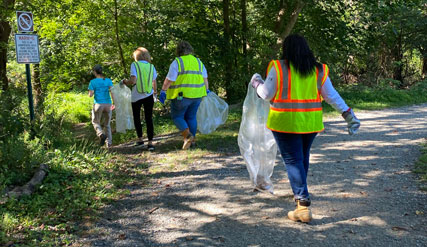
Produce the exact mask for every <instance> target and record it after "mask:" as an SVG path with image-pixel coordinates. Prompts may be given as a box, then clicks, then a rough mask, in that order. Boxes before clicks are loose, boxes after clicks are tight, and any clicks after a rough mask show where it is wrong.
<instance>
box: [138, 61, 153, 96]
mask: <svg viewBox="0 0 427 247" xmlns="http://www.w3.org/2000/svg"><path fill="white" fill-rule="evenodd" d="M133 64H134V66H135V69H136V74H137V78H136V90H137V91H138V93H151V91H152V89H153V83H152V81H153V76H154V69H153V67H154V66H153V65H152V64H151V63H143V62H134V63H133Z"/></svg>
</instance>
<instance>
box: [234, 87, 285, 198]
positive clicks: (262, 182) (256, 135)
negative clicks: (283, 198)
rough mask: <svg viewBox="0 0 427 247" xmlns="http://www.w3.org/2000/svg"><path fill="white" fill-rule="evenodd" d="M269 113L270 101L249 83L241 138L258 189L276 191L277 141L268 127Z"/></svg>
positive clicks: (251, 177)
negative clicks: (262, 96)
mask: <svg viewBox="0 0 427 247" xmlns="http://www.w3.org/2000/svg"><path fill="white" fill-rule="evenodd" d="M268 112H269V103H268V102H266V101H264V100H263V99H261V98H259V97H258V96H257V94H256V91H255V89H254V88H253V87H252V86H251V85H250V84H249V85H248V93H247V94H246V98H245V101H244V103H243V113H242V122H241V123H240V129H239V136H238V139H237V140H238V143H239V148H240V153H241V154H242V156H243V159H244V160H245V163H246V167H247V168H248V171H249V175H250V179H251V181H252V183H253V184H254V186H255V188H256V189H261V190H267V191H269V192H270V193H273V183H272V182H271V179H270V177H271V175H272V174H273V169H274V163H275V161H276V155H277V144H276V141H275V140H274V137H273V133H271V130H269V129H267V127H266V123H267V118H268Z"/></svg>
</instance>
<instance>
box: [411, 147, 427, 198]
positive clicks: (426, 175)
mask: <svg viewBox="0 0 427 247" xmlns="http://www.w3.org/2000/svg"><path fill="white" fill-rule="evenodd" d="M414 172H415V173H418V174H419V175H420V182H421V189H422V190H425V191H426V190H427V143H424V144H423V145H422V146H421V157H420V158H419V159H418V161H417V162H415V169H414Z"/></svg>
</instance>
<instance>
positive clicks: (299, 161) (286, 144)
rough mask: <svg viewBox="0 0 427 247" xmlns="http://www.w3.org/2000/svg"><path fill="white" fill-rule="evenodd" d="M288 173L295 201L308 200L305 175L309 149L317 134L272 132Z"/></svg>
mask: <svg viewBox="0 0 427 247" xmlns="http://www.w3.org/2000/svg"><path fill="white" fill-rule="evenodd" d="M273 135H274V139H276V143H277V145H278V146H279V150H280V153H281V154H282V158H283V161H284V162H285V165H286V170H287V172H288V177H289V182H290V183H291V187H292V191H293V193H294V197H295V199H308V198H310V195H309V194H308V189H307V174H308V167H309V164H310V148H311V144H312V143H313V141H314V138H315V137H316V135H317V133H312V134H287V133H281V132H275V131H273Z"/></svg>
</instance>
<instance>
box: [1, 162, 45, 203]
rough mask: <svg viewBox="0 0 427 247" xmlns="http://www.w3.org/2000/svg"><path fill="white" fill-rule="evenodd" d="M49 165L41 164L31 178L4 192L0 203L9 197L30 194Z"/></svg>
mask: <svg viewBox="0 0 427 247" xmlns="http://www.w3.org/2000/svg"><path fill="white" fill-rule="evenodd" d="M48 170H49V167H48V166H47V165H46V164H41V165H40V167H39V168H38V169H37V171H36V173H34V176H33V177H32V178H31V180H30V181H29V182H28V183H26V184H25V185H23V186H18V187H16V188H14V189H13V190H11V191H9V192H7V193H6V195H5V197H4V198H2V199H0V204H3V203H5V202H7V200H8V199H9V198H12V197H14V198H17V199H18V198H20V197H21V196H24V195H31V194H33V193H34V191H35V190H36V185H38V184H40V183H41V182H42V181H43V179H44V177H45V176H46V174H47V172H48Z"/></svg>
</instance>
